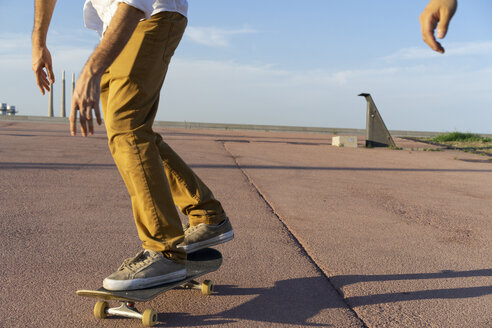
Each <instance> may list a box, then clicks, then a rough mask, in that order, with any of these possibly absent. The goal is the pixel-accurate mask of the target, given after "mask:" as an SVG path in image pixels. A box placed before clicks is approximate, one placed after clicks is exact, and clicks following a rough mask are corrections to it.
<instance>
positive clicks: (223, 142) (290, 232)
mask: <svg viewBox="0 0 492 328" xmlns="http://www.w3.org/2000/svg"><path fill="white" fill-rule="evenodd" d="M217 141H218V142H220V143H222V146H223V147H224V149H225V151H226V152H227V153H228V154H229V155H230V156H231V158H232V159H233V161H234V163H235V164H236V166H237V168H238V169H239V170H240V171H241V173H242V174H243V175H244V176H245V177H246V179H247V180H248V182H249V183H250V184H251V186H253V188H254V189H255V190H256V193H257V194H258V196H259V197H260V198H261V199H262V200H263V201H264V202H265V204H266V205H267V206H268V208H270V209H271V211H272V212H273V214H274V215H275V217H276V218H277V219H278V221H279V222H280V224H281V225H282V226H283V227H284V228H285V230H286V231H287V233H288V234H289V236H290V237H291V238H292V240H294V242H295V243H296V244H297V245H298V246H299V248H300V249H301V251H302V252H303V253H304V255H305V256H306V257H307V259H308V260H309V262H311V264H312V265H313V266H314V268H315V269H316V271H318V273H319V274H320V275H322V276H323V277H325V278H326V280H327V281H328V283H329V284H330V286H331V287H332V288H333V289H334V290H335V291H336V292H337V294H338V295H339V296H340V298H341V299H342V302H343V303H344V304H345V305H346V306H347V308H348V309H349V310H350V312H351V313H352V314H353V315H354V316H355V318H356V319H357V320H359V321H360V323H361V325H362V327H364V328H368V326H367V324H366V323H365V322H364V320H362V318H361V317H360V316H359V315H358V314H357V312H356V311H355V310H354V309H353V308H352V307H351V306H350V304H349V303H348V301H347V299H346V298H345V297H344V296H343V293H342V291H341V290H339V289H338V288H336V286H335V285H334V284H333V282H332V281H331V280H330V277H329V275H328V274H327V273H326V272H325V271H324V270H323V269H322V268H321V267H320V266H319V265H318V263H316V261H315V260H314V258H313V257H312V256H311V255H310V254H309V253H308V251H307V250H306V247H304V245H303V243H302V242H301V241H300V239H299V238H298V237H297V236H296V234H295V233H294V231H292V230H291V229H290V228H289V226H288V225H287V223H286V222H285V220H284V219H283V218H282V217H281V216H280V213H278V212H277V210H276V209H275V207H274V206H273V203H272V202H270V201H269V200H268V199H267V198H266V196H265V195H264V194H263V193H262V192H261V190H260V188H259V187H258V185H257V184H256V183H255V182H254V181H253V179H252V178H251V177H250V176H249V175H248V173H246V171H245V170H244V169H243V168H242V167H241V165H240V164H239V162H238V160H237V158H236V156H234V155H233V154H232V152H231V151H230V150H229V149H228V148H227V145H226V143H227V140H217Z"/></svg>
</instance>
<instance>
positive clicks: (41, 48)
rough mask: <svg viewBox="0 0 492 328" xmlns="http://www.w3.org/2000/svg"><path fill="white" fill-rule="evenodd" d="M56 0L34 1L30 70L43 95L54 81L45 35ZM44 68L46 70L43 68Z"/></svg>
mask: <svg viewBox="0 0 492 328" xmlns="http://www.w3.org/2000/svg"><path fill="white" fill-rule="evenodd" d="M55 4H56V0H36V1H35V3H34V28H33V31H32V70H33V71H34V75H35V77H36V83H37V84H38V86H39V89H40V90H41V93H42V94H43V95H44V92H45V90H46V91H49V90H50V82H51V83H54V82H55V76H54V74H53V67H52V64H51V54H50V52H49V50H48V48H47V47H46V36H47V34H48V28H49V26H50V22H51V16H53V10H54V9H55ZM44 69H46V71H45V70H44Z"/></svg>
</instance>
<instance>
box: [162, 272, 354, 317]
mask: <svg viewBox="0 0 492 328" xmlns="http://www.w3.org/2000/svg"><path fill="white" fill-rule="evenodd" d="M328 288H329V287H328V282H327V280H326V278H323V277H311V278H298V279H289V280H282V281H278V282H276V283H275V285H274V286H273V287H268V288H241V287H237V286H231V285H222V286H216V288H215V290H216V294H215V295H214V296H212V297H221V296H247V295H251V296H253V298H251V299H250V300H249V301H247V302H245V303H243V304H241V305H238V306H236V307H234V308H232V309H229V310H226V311H223V312H219V313H216V314H212V315H205V316H203V315H199V316H193V315H191V314H188V313H164V314H160V315H159V323H162V324H163V327H164V326H165V327H178V326H206V325H214V324H224V323H231V322H236V321H238V320H248V321H260V322H266V323H277V324H291V325H300V326H304V327H330V325H329V324H326V323H323V324H318V323H312V322H309V319H310V318H312V317H314V316H315V315H317V314H318V313H319V312H320V311H322V310H324V309H329V308H341V307H346V306H345V303H343V302H342V301H341V300H340V297H339V296H338V294H336V292H335V291H332V292H331V293H330V292H328Z"/></svg>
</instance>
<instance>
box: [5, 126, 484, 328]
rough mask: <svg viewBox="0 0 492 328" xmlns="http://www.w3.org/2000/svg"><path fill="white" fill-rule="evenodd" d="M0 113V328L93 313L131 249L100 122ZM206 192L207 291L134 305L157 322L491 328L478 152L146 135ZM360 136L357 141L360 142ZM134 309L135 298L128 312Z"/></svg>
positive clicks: (263, 136) (227, 135)
mask: <svg viewBox="0 0 492 328" xmlns="http://www.w3.org/2000/svg"><path fill="white" fill-rule="evenodd" d="M67 128H68V127H67V126H66V125H64V124H52V123H32V122H14V121H0V201H1V204H2V205H1V206H2V207H1V208H2V209H1V211H0V254H1V257H2V258H1V264H0V267H1V273H2V274H1V275H0V302H1V304H2V306H1V307H0V327H141V323H140V322H139V321H138V320H134V319H122V318H115V317H113V318H109V319H106V320H97V319H95V318H94V317H93V315H92V307H93V305H94V300H92V299H88V298H82V297H79V296H77V295H75V291H76V290H77V289H93V288H98V287H99V286H100V284H101V281H102V279H103V278H104V277H105V276H107V275H108V274H110V273H111V272H113V271H114V270H115V269H116V268H117V267H118V266H119V265H120V264H121V262H122V261H123V259H125V258H127V257H129V256H133V255H135V254H136V253H137V252H138V251H139V247H140V244H139V240H138V237H137V234H136V229H135V227H134V223H133V219H132V215H131V207H130V201H129V196H128V194H127V192H126V190H125V187H124V185H123V181H122V179H121V178H120V177H119V174H118V171H117V169H116V167H115V165H114V163H113V160H112V158H111V156H110V154H109V150H108V149H107V141H106V137H105V133H104V129H103V128H102V127H97V132H96V134H95V135H94V136H92V137H88V138H82V137H70V136H69V134H68V129H67ZM157 131H158V132H160V133H161V134H162V135H163V137H164V139H165V140H166V141H167V142H168V143H169V144H170V145H171V146H172V147H173V148H174V149H175V150H176V151H177V152H178V153H179V154H180V155H181V156H182V157H183V158H184V159H185V161H186V162H187V163H189V164H190V166H192V167H193V168H194V169H195V170H196V172H197V173H198V175H199V176H200V177H201V178H202V179H203V180H204V181H205V182H206V183H207V184H208V185H209V186H210V187H211V189H212V190H213V191H214V194H215V195H216V197H217V198H218V199H219V200H221V202H222V203H223V205H224V208H225V209H226V211H227V213H228V215H229V217H230V218H231V221H232V223H233V226H234V229H235V233H236V238H235V239H234V241H233V242H230V243H228V244H225V245H221V246H219V247H218V249H219V250H220V251H221V252H222V253H223V256H224V263H223V265H222V267H221V269H220V270H219V271H217V272H214V273H211V274H209V275H207V276H206V277H205V278H207V279H212V280H214V281H215V283H216V284H217V287H216V293H215V294H214V295H212V296H209V297H206V296H201V295H200V294H199V292H195V291H189V290H173V291H170V292H167V293H165V294H162V295H160V296H158V297H157V298H156V299H154V300H153V301H151V302H149V303H147V304H143V306H142V305H140V306H141V307H143V308H145V307H153V308H155V309H156V310H157V312H158V313H159V316H158V320H159V323H158V325H157V326H161V327H311V326H315V327H478V328H490V327H492V251H491V241H492V222H491V220H490V217H491V213H492V187H491V186H492V161H490V160H489V158H488V157H484V156H479V155H473V154H467V153H462V152H457V151H450V150H445V151H433V152H429V151H422V150H421V149H422V148H426V147H427V146H426V145H423V144H418V143H414V142H409V141H404V140H399V139H397V140H396V141H397V144H398V145H400V146H402V147H404V150H389V149H365V148H357V149H350V148H337V147H332V146H331V136H330V135H324V134H309V133H280V132H252V131H222V130H191V129H164V128H158V129H157ZM359 142H360V143H361V144H362V142H363V140H360V141H359ZM138 306H139V304H137V307H138Z"/></svg>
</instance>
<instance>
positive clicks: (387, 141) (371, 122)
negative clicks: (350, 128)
mask: <svg viewBox="0 0 492 328" xmlns="http://www.w3.org/2000/svg"><path fill="white" fill-rule="evenodd" d="M359 96H361V97H364V98H366V101H367V118H366V147H396V146H395V142H394V141H393V138H392V137H391V134H390V133H389V131H388V128H386V124H384V121H383V118H382V117H381V114H380V113H379V111H378V109H377V107H376V104H375V103H374V100H373V99H372V97H371V95H370V94H369V93H361V94H360V95H359Z"/></svg>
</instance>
